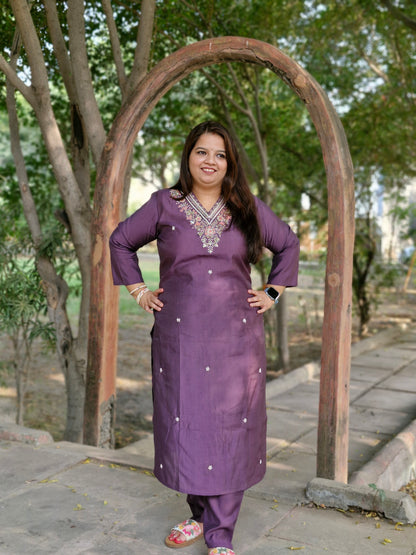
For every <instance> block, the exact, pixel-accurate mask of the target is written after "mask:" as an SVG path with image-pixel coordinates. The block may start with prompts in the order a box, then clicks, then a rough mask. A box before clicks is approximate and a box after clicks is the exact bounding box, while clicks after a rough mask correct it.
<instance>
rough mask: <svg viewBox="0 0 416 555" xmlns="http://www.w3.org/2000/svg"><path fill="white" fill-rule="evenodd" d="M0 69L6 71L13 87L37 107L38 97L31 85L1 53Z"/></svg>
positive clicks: (5, 73)
mask: <svg viewBox="0 0 416 555" xmlns="http://www.w3.org/2000/svg"><path fill="white" fill-rule="evenodd" d="M0 71H2V72H3V73H4V75H5V76H6V79H7V80H8V81H9V82H10V84H11V85H13V88H14V89H16V90H18V91H19V92H20V93H22V95H23V97H24V98H25V99H26V100H27V101H28V102H29V104H30V105H31V106H32V108H34V107H35V103H36V99H35V95H34V94H33V91H32V89H31V88H30V87H28V86H27V85H25V84H24V83H23V81H22V80H21V79H19V77H18V75H17V73H16V71H15V70H14V69H13V68H12V67H10V65H9V64H8V63H7V62H6V60H5V59H4V58H3V56H2V55H1V54H0Z"/></svg>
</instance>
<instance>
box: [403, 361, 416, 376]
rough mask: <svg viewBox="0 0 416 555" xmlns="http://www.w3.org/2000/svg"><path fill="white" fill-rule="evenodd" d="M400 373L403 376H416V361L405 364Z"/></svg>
mask: <svg viewBox="0 0 416 555" xmlns="http://www.w3.org/2000/svg"><path fill="white" fill-rule="evenodd" d="M399 374H400V375H401V376H410V377H412V376H416V362H411V363H410V364H408V365H407V366H405V367H404V368H403V369H402V370H400V372H399Z"/></svg>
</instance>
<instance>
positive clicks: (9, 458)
mask: <svg viewBox="0 0 416 555" xmlns="http://www.w3.org/2000/svg"><path fill="white" fill-rule="evenodd" d="M82 458H83V457H82V455H81V456H80V455H79V454H78V453H71V452H64V451H60V450H59V449H50V450H49V451H48V455H47V456H45V452H44V450H43V449H42V448H38V447H33V446H31V445H26V444H23V443H12V444H8V448H7V449H4V448H3V449H1V450H0V499H1V498H2V497H4V496H6V495H8V494H10V493H11V492H13V491H14V490H16V489H19V488H22V487H23V488H24V487H25V486H26V485H27V484H30V483H31V482H34V481H38V480H43V479H46V478H48V477H49V476H50V475H52V474H55V473H56V472H59V471H62V470H64V469H65V468H67V467H68V466H70V465H71V464H76V463H78V462H79V461H80V460H82Z"/></svg>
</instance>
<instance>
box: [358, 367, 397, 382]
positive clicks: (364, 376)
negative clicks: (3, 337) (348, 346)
mask: <svg viewBox="0 0 416 555" xmlns="http://www.w3.org/2000/svg"><path fill="white" fill-rule="evenodd" d="M390 375H391V370H390V369H387V370H383V369H380V368H368V367H367V366H358V365H356V364H352V365H351V379H352V380H357V381H360V380H361V381H364V382H369V383H370V384H374V383H378V382H379V381H381V380H383V379H385V378H387V377H388V376H390Z"/></svg>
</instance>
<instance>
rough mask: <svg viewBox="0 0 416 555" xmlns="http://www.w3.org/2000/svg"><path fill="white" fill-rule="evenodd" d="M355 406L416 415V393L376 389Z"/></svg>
mask: <svg viewBox="0 0 416 555" xmlns="http://www.w3.org/2000/svg"><path fill="white" fill-rule="evenodd" d="M354 405H356V406H362V407H375V408H381V409H386V410H391V411H400V412H408V413H409V414H416V393H405V392H403V391H389V390H388V389H382V388H374V389H372V390H371V391H369V392H368V393H366V394H365V395H363V396H362V397H360V398H359V399H357V400H356V401H355V402H354Z"/></svg>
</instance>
